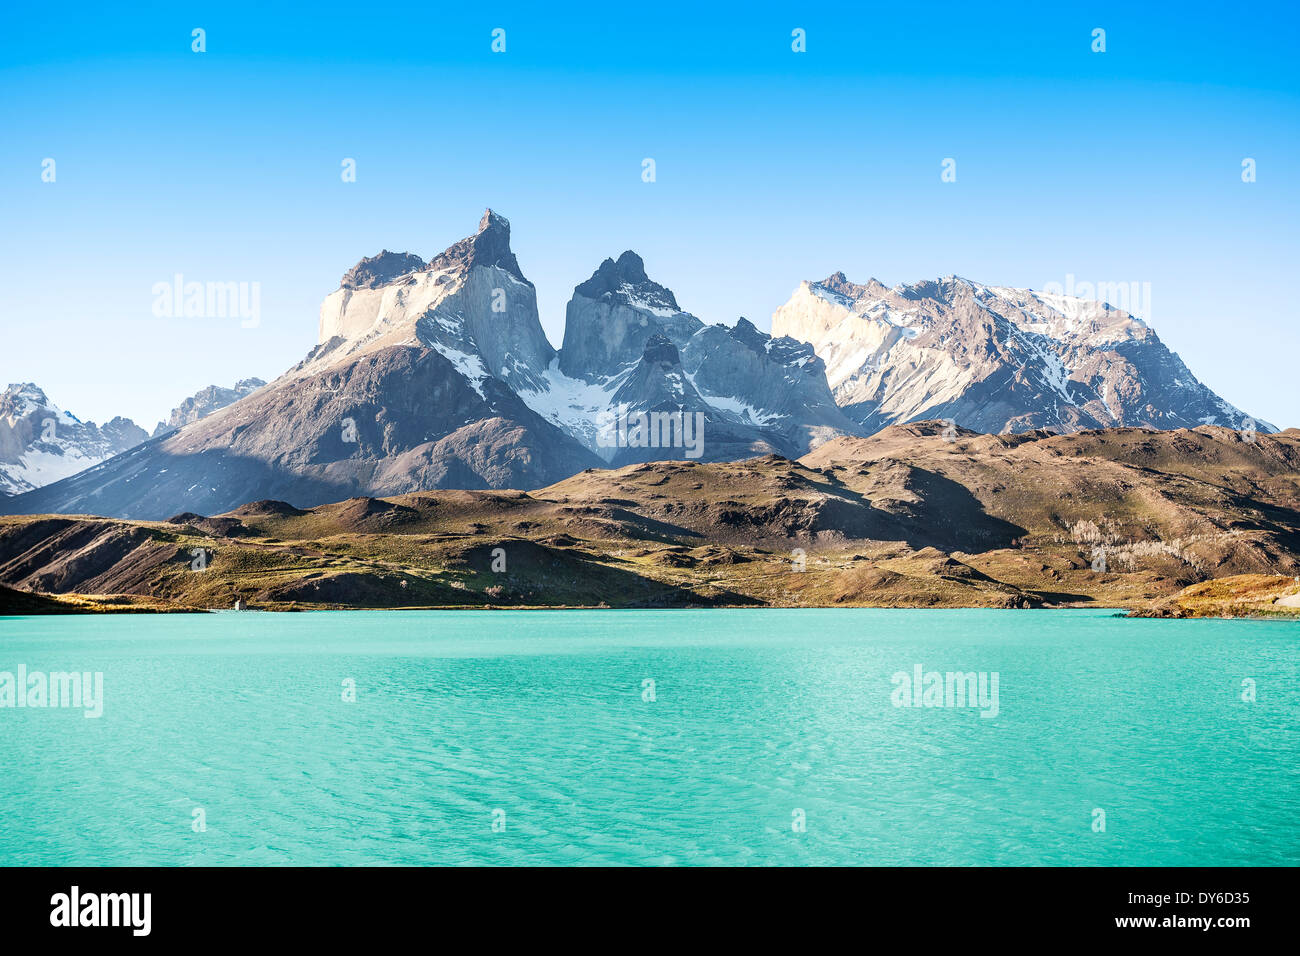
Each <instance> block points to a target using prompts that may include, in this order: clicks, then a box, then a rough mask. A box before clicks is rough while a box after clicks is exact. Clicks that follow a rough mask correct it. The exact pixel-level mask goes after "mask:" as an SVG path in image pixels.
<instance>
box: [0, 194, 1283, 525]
mask: <svg viewBox="0 0 1300 956" xmlns="http://www.w3.org/2000/svg"><path fill="white" fill-rule="evenodd" d="M510 230H511V226H510V222H509V220H508V219H506V218H505V217H503V216H501V215H500V214H498V213H496V212H495V211H494V210H492V209H490V208H489V209H487V210H486V211H485V212H484V213H483V215H482V217H481V218H480V220H479V223H478V227H477V230H476V231H475V232H474V233H473V234H472V235H470V236H467V237H465V238H463V239H461V240H458V241H456V242H454V243H452V244H451V245H450V246H448V247H447V248H446V249H445V250H443V252H441V253H439V254H437V255H435V256H433V257H432V258H430V259H428V260H427V261H426V260H425V259H423V258H422V257H421V256H420V255H417V254H414V253H410V252H404V253H397V252H390V251H388V250H382V251H381V252H380V253H378V254H377V255H375V256H370V257H365V258H362V259H361V260H360V261H359V262H357V263H356V264H355V265H354V266H352V267H351V268H350V269H348V270H347V271H346V272H345V273H344V274H343V276H342V278H341V280H340V283H339V288H338V289H336V290H335V291H333V292H331V293H329V294H328V295H327V296H326V297H325V299H324V301H323V302H322V304H321V308H320V316H319V323H318V329H317V331H318V335H317V344H316V345H315V346H314V347H313V348H312V349H311V350H310V351H309V352H308V354H307V355H306V356H305V357H304V358H303V360H302V361H300V362H299V363H297V364H296V365H295V366H293V367H292V368H290V369H288V370H286V371H285V372H284V373H283V374H282V375H281V376H280V377H279V378H277V379H276V380H275V381H273V382H271V383H270V384H269V385H261V386H257V387H256V388H255V389H253V390H252V391H251V393H249V394H244V395H237V397H235V400H234V401H233V402H231V403H229V404H226V405H225V406H224V407H216V408H208V407H207V404H205V403H206V400H207V398H209V397H217V396H216V392H215V391H214V390H207V391H212V392H213V395H212V396H204V393H200V396H203V397H202V398H201V397H200V396H195V399H194V404H195V406H200V405H202V406H204V407H205V409H207V413H206V414H204V415H202V416H192V417H193V420H190V421H181V422H180V424H179V427H178V428H177V429H176V430H174V431H166V432H162V433H157V434H156V437H155V438H154V439H152V440H151V441H150V442H147V443H145V444H144V445H142V446H139V447H138V448H135V449H131V450H129V451H127V452H124V453H122V454H119V455H118V456H116V457H114V458H110V459H108V460H107V461H105V462H102V463H98V464H96V465H95V466H94V467H93V468H91V469H89V470H86V471H84V472H80V473H78V474H75V475H72V476H70V477H66V478H63V479H62V480H61V481H58V482H53V483H51V484H50V485H48V486H46V487H45V488H40V489H35V490H31V491H28V492H27V493H26V494H23V495H19V496H16V497H12V498H8V499H4V500H0V512H4V513H33V512H67V511H87V510H98V511H100V512H102V513H104V514H105V515H109V516H118V517H134V518H161V517H165V516H166V515H167V514H174V513H178V512H182V511H195V512H198V511H209V512H211V511H221V510H225V509H227V508H230V507H234V506H236V505H238V504H239V503H240V502H241V501H244V500H251V499H254V498H268V497H277V496H287V497H294V496H297V497H298V498H300V499H301V501H300V503H302V504H305V505H308V506H311V505H315V504H320V503H323V502H325V501H328V500H330V498H331V496H333V497H338V496H345V495H349V494H352V495H367V496H382V495H391V494H400V493H407V492H409V491H412V490H414V489H415V488H416V487H418V486H420V483H421V482H423V483H425V485H424V487H425V488H427V489H436V488H448V487H457V486H460V487H465V488H483V487H496V488H506V487H516V488H533V487H540V486H542V485H546V484H549V483H553V482H554V481H556V480H558V479H559V478H562V477H564V476H565V474H566V473H567V474H574V473H576V472H578V471H581V470H583V469H585V468H589V467H595V466H598V465H604V466H612V467H620V466H623V465H626V464H630V463H637V462H647V461H656V460H679V461H686V460H694V459H698V460H703V461H734V460H739V459H745V458H750V457H755V456H762V455H769V454H777V455H781V456H783V457H786V458H792V459H793V458H798V457H800V456H803V455H806V454H809V453H813V452H815V451H816V449H817V448H818V447H819V446H821V445H822V444H823V443H825V442H827V441H832V440H835V439H839V438H863V437H866V436H868V435H871V434H873V433H874V432H876V431H878V430H879V429H881V428H883V427H886V426H888V425H892V424H899V423H903V422H907V421H914V420H921V419H927V418H946V419H950V420H951V423H952V427H954V428H972V429H974V430H976V431H981V432H989V433H1003V432H1024V431H1030V430H1034V429H1047V430H1049V431H1065V432H1069V431H1077V430H1080V429H1086V428H1092V427H1097V428H1102V427H1123V426H1131V425H1142V426H1152V427H1166V428H1173V427H1190V426H1195V425H1197V424H1201V423H1207V424H1215V423H1219V422H1220V420H1221V419H1222V422H1223V423H1225V424H1230V425H1232V426H1233V427H1236V428H1238V429H1239V430H1241V431H1243V433H1250V434H1252V435H1253V434H1254V432H1255V431H1256V430H1258V431H1259V432H1260V433H1267V432H1269V431H1272V430H1273V428H1272V426H1270V425H1268V424H1267V423H1263V422H1259V423H1256V422H1254V421H1253V420H1252V419H1250V418H1249V417H1248V416H1245V415H1244V413H1242V412H1240V410H1238V409H1236V408H1234V407H1232V406H1230V405H1228V404H1227V403H1226V402H1224V401H1223V400H1222V399H1220V398H1219V397H1218V396H1216V395H1214V393H1213V392H1211V391H1210V390H1209V389H1207V388H1205V387H1204V386H1203V385H1201V384H1200V383H1199V382H1198V381H1197V380H1196V379H1195V378H1194V376H1192V375H1191V373H1190V371H1188V370H1187V369H1186V366H1184V365H1183V364H1182V362H1181V360H1179V359H1178V357H1177V356H1176V355H1174V354H1173V353H1172V352H1169V350H1168V349H1166V348H1165V347H1164V346H1163V344H1162V343H1160V342H1159V339H1158V338H1156V336H1155V333H1154V332H1153V331H1151V330H1150V329H1149V327H1148V326H1146V324H1145V323H1144V322H1142V320H1141V319H1139V318H1137V317H1136V316H1132V315H1130V314H1129V313H1126V312H1124V311H1122V310H1117V309H1113V308H1111V307H1110V306H1108V305H1105V304H1104V303H1096V302H1090V301H1088V300H1082V299H1076V298H1071V297H1067V296H1049V295H1046V294H1041V293H1035V292H1032V291H1030V290H1015V289H1009V288H1003V287H995V286H986V285H982V284H980V283H976V282H973V281H971V280H968V279H962V278H959V277H956V276H947V277H943V278H940V279H936V280H924V281H922V282H917V283H912V284H910V285H899V286H895V287H893V288H886V287H885V286H884V285H883V284H882V283H880V282H879V281H877V280H875V279H871V280H869V281H868V282H867V283H865V284H857V283H853V282H851V281H850V280H849V279H848V278H847V277H846V276H845V274H844V273H842V272H836V273H833V274H832V275H831V276H829V277H828V278H827V279H825V280H823V281H821V282H803V283H801V285H800V287H799V289H797V290H796V292H795V295H794V296H792V298H791V300H790V301H789V302H787V303H786V304H785V305H783V306H782V307H780V308H779V309H778V310H777V311H776V313H774V316H773V333H771V334H769V333H767V332H764V331H762V330H760V329H758V328H757V327H756V326H755V325H754V324H753V323H752V322H750V321H748V320H747V319H745V318H743V317H742V318H740V319H739V320H738V321H737V322H736V323H735V324H734V325H725V324H722V323H718V324H712V325H710V324H707V323H705V322H704V321H703V320H701V319H700V318H698V317H697V316H695V315H693V314H692V313H690V312H688V311H685V310H684V309H683V308H682V307H681V304H680V303H679V301H678V299H677V297H676V296H675V295H674V294H673V292H672V290H671V289H669V288H668V287H667V286H665V285H662V284H661V283H659V282H657V281H655V280H654V279H652V278H651V277H650V275H649V273H648V271H647V269H646V266H645V262H644V260H643V259H642V258H641V257H640V256H639V255H638V254H637V253H635V252H634V251H632V250H626V251H624V252H622V253H621V254H620V255H619V256H618V257H617V258H614V257H610V258H606V259H605V260H603V261H602V262H601V263H600V264H599V265H598V266H597V267H596V269H595V270H594V271H593V273H592V274H591V276H590V277H589V278H587V279H586V280H583V281H582V282H579V283H578V284H577V285H576V286H575V287H574V291H573V294H572V296H571V298H570V300H569V302H568V305H567V307H566V321H565V330H564V337H563V341H562V344H561V347H560V348H559V349H556V348H554V346H552V345H551V343H550V341H549V340H548V338H547V337H546V335H545V333H544V331H543V330H542V327H541V322H540V318H539V315H538V310H537V295H536V289H535V287H534V285H533V283H532V282H531V281H529V280H528V279H527V278H526V277H525V275H524V273H523V271H522V269H521V268H520V264H519V261H518V259H517V257H516V256H515V254H514V252H513V250H512V249H511V245H510V235H511V232H510ZM242 384H244V383H241V385H242ZM414 389H418V390H419V392H418V394H413V393H412V391H413V390H414ZM234 391H235V392H236V393H237V392H238V391H239V388H238V386H237V388H236V390H234ZM222 394H223V395H224V393H222ZM208 404H214V403H208ZM174 417H179V418H181V419H183V418H185V417H186V415H185V414H179V409H178V413H174ZM696 438H699V440H698V441H697V440H695V439H696ZM216 476H220V477H219V479H218V478H217V477H216ZM259 489H260V491H259Z"/></svg>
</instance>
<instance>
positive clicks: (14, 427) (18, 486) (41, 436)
mask: <svg viewBox="0 0 1300 956" xmlns="http://www.w3.org/2000/svg"><path fill="white" fill-rule="evenodd" d="M148 437H149V435H148V433H147V432H145V430H144V429H143V428H141V427H139V426H138V425H136V424H135V422H133V421H131V420H130V419H129V418H122V417H121V416H118V417H116V418H114V419H112V420H111V421H110V422H108V424H106V425H104V426H103V427H102V428H101V427H100V426H98V425H96V424H95V423H94V422H91V421H85V422H83V421H82V420H81V419H79V418H77V417H76V416H75V415H72V414H70V413H69V412H65V411H63V410H62V409H61V408H59V407H58V406H57V405H55V404H54V403H53V402H51V401H50V400H49V398H48V397H46V395H45V392H44V391H43V390H42V389H41V388H40V387H38V386H37V385H35V384H33V383H31V382H19V383H16V384H13V385H10V386H9V387H8V388H6V389H5V390H4V391H3V392H0V494H3V495H16V494H22V493H23V492H26V491H32V490H34V489H36V488H40V487H42V486H44V485H47V484H50V483H52V482H55V481H58V480H59V479H61V478H66V477H68V476H69V475H73V474H76V473H77V472H79V471H82V470H84V469H86V468H90V467H91V466H93V465H97V464H99V463H100V462H101V461H104V460H105V459H106V458H110V457H112V456H113V455H116V454H117V453H118V452H122V451H126V450H127V449H128V448H131V447H133V446H135V445H138V444H139V443H140V442H142V441H144V440H145V439H146V438H148Z"/></svg>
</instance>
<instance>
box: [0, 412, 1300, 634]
mask: <svg viewBox="0 0 1300 956" xmlns="http://www.w3.org/2000/svg"><path fill="white" fill-rule="evenodd" d="M942 428H943V426H942V424H940V423H936V422H922V423H916V424H911V425H902V426H894V427H891V428H887V429H885V430H884V431H882V432H880V433H879V434H877V435H875V436H872V437H870V438H864V439H839V440H836V441H832V442H830V443H828V444H825V445H823V446H821V447H820V448H818V449H817V450H815V451H814V452H812V453H811V454H809V455H807V456H805V457H804V458H802V459H800V460H798V461H790V460H787V459H784V458H779V457H776V456H766V457H761V458H755V459H751V460H749V461H743V462H724V463H711V464H700V463H695V462H653V463H649V464H639V465H632V466H628V467H625V468H619V469H614V470H600V469H591V470H588V471H584V472H582V473H580V474H577V475H575V476H573V477H571V478H569V479H566V480H564V481H561V482H559V483H558V484H555V485H551V486H550V487H547V488H543V489H540V490H537V491H532V492H527V493H525V492H520V491H437V492H428V493H421V494H412V495H403V496H399V497H394V498H383V499H379V498H353V499H349V500H347V501H341V502H337V503H333V504H329V505H323V506H320V507H316V508H310V509H299V508H296V507H294V506H293V505H291V504H288V503H285V502H275V501H261V502H254V503H251V504H248V505H244V506H242V507H240V508H237V509H236V510H234V511H232V512H229V513H228V514H225V515H218V516H211V517H209V516H201V515H194V514H182V515H177V516H175V517H173V518H171V519H169V520H167V521H158V522H142V521H123V520H114V519H105V518H96V517H89V516H48V515H47V516H33V517H10V518H0V584H4V585H7V586H8V587H9V588H13V589H18V590H20V591H22V592H28V593H41V594H47V595H61V596H70V595H79V596H81V598H80V599H81V600H82V601H85V600H87V599H88V596H93V595H117V596H119V597H117V598H114V599H113V600H114V601H116V602H118V603H121V602H122V601H132V602H137V603H138V604H139V605H143V606H148V607H159V608H192V607H202V608H228V607H232V606H233V605H234V603H235V602H236V601H237V600H238V601H240V602H242V603H243V605H244V606H246V607H253V608H264V609H281V610H282V609H295V608H329V607H485V606H610V607H685V606H717V605H740V606H744V605H771V606H854V605H858V606H875V607H959V606H975V607H1043V606H1053V607H1054V606H1105V607H1128V608H1141V607H1146V606H1148V605H1150V604H1152V603H1153V602H1159V601H1162V600H1164V599H1166V598H1169V597H1171V596H1172V595H1174V594H1177V593H1178V592H1180V591H1181V590H1182V589H1184V588H1186V587H1188V586H1189V585H1194V584H1197V583H1200V582H1204V581H1207V580H1210V579H1213V578H1220V577H1224V576H1228V575H1240V574H1256V575H1270V576H1282V577H1294V576H1296V575H1298V574H1300V432H1297V431H1296V430H1294V429H1292V430H1289V431H1287V432H1283V433H1281V434H1279V435H1262V434H1261V435H1256V436H1254V438H1253V440H1251V441H1248V440H1245V439H1244V438H1243V437H1242V436H1241V435H1239V434H1238V433H1236V432H1233V431H1230V430H1228V429H1223V428H1210V427H1205V428H1197V429H1194V430H1180V431H1172V432H1156V431H1150V430H1145V429H1109V430H1106V431H1095V432H1081V433H1076V434H1072V435H1064V436H1059V435H1051V434H1048V433H1044V432H1035V433H1028V434H1022V435H1001V436H993V435H977V434H974V433H970V432H962V431H959V432H958V433H957V435H956V437H955V439H954V440H948V439H946V438H945V437H944V436H943V433H942ZM10 600H12V598H6V597H3V596H0V610H2V609H3V608H4V607H5V606H6V604H7V602H8V601H10ZM11 613H12V612H11Z"/></svg>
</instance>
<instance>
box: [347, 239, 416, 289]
mask: <svg viewBox="0 0 1300 956" xmlns="http://www.w3.org/2000/svg"><path fill="white" fill-rule="evenodd" d="M424 267H425V265H424V260H423V259H421V258H420V257H419V256H417V255H414V254H412V253H409V252H389V251H388V250H387V249H384V250H383V251H381V252H380V253H379V255H377V256H370V257H369V258H366V259H362V260H361V261H360V262H358V263H357V264H356V265H354V266H353V267H352V268H351V269H349V270H348V271H347V272H345V273H344V274H343V281H342V282H340V283H339V288H341V289H377V288H379V287H380V286H385V285H388V284H389V283H390V282H392V281H393V280H394V279H400V278H401V277H402V276H404V275H409V274H410V273H412V272H420V271H421V270H423V269H424Z"/></svg>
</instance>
